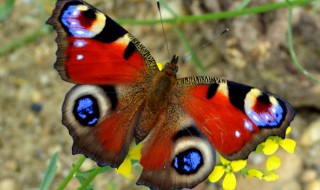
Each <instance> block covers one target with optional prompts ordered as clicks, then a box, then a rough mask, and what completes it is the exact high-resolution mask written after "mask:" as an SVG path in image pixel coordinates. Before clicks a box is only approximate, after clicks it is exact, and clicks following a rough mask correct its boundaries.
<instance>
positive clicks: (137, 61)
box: [48, 0, 159, 85]
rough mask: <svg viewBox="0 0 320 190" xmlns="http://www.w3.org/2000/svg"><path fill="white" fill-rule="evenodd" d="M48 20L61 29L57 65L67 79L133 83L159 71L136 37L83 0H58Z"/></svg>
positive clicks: (80, 82)
mask: <svg viewBox="0 0 320 190" xmlns="http://www.w3.org/2000/svg"><path fill="white" fill-rule="evenodd" d="M48 23H49V24H50V25H52V26H53V27H54V28H55V30H56V31H57V32H58V37H57V39H56V41H57V43H58V50H57V62H56V64H55V68H56V69H57V70H58V72H59V74H60V76H61V78H62V79H64V80H66V81H68V82H73V83H78V84H102V85H106V84H129V83H131V84H132V83H133V82H137V81H142V80H148V78H150V75H152V74H154V73H156V72H158V71H159V70H158V68H157V65H156V62H155V60H154V59H153V57H152V56H151V54H150V52H149V51H148V50H147V49H146V48H145V47H144V46H143V45H142V44H141V43H140V42H139V41H138V40H137V39H136V38H135V37H133V36H132V35H131V34H129V33H128V32H127V31H126V30H125V29H124V28H122V27H121V26H120V25H118V24H117V23H116V22H114V21H113V20H112V19H111V18H110V17H108V16H107V15H105V14H103V13H102V12H100V11H99V10H97V9H96V8H94V7H93V6H91V5H89V4H88V3H86V2H84V1H79V0H74V1H72V0H58V1H57V3H56V8H55V9H54V10H53V14H52V16H51V17H50V18H49V20H48Z"/></svg>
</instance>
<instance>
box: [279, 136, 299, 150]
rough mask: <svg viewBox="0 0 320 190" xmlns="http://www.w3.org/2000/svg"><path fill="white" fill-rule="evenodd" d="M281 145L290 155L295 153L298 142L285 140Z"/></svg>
mask: <svg viewBox="0 0 320 190" xmlns="http://www.w3.org/2000/svg"><path fill="white" fill-rule="evenodd" d="M279 144H280V146H281V147H282V148H283V149H284V150H285V151H287V152H288V153H291V154H292V153H294V149H295V148H296V141H294V140H293V139H283V140H282V141H280V142H279Z"/></svg>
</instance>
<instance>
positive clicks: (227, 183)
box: [222, 172, 237, 190]
mask: <svg viewBox="0 0 320 190" xmlns="http://www.w3.org/2000/svg"><path fill="white" fill-rule="evenodd" d="M236 186H237V179H236V176H235V175H234V173H232V172H229V173H227V174H226V176H225V177H224V180H223V182H222V187H223V189H225V190H232V189H235V188H236Z"/></svg>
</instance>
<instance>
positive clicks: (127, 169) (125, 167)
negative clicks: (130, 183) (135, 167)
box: [116, 156, 133, 179]
mask: <svg viewBox="0 0 320 190" xmlns="http://www.w3.org/2000/svg"><path fill="white" fill-rule="evenodd" d="M131 169H132V163H131V159H130V158H129V157H128V156H127V157H126V158H125V159H124V161H123V162H122V164H121V165H120V166H119V168H117V169H116V171H117V172H118V173H119V174H122V175H123V176H125V177H126V178H128V179H133V175H132V173H131Z"/></svg>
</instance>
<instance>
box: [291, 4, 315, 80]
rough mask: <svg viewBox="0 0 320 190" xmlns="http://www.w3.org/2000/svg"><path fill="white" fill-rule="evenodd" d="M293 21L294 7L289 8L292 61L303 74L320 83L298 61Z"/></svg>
mask: <svg viewBox="0 0 320 190" xmlns="http://www.w3.org/2000/svg"><path fill="white" fill-rule="evenodd" d="M291 22H292V7H290V8H289V17H288V46H289V52H290V56H291V59H292V62H293V64H294V65H295V67H296V68H297V69H298V70H299V71H300V72H301V73H302V74H304V75H305V76H306V77H308V78H309V79H311V80H313V81H314V82H316V83H318V84H320V80H319V79H317V78H315V77H314V76H313V75H311V74H310V73H309V72H308V71H307V70H306V69H305V68H303V66H302V65H301V64H300V63H299V61H298V58H297V55H296V53H295V50H294V44H293V35H292V25H291Z"/></svg>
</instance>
